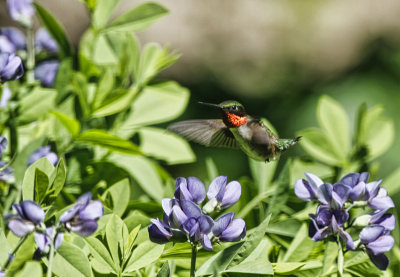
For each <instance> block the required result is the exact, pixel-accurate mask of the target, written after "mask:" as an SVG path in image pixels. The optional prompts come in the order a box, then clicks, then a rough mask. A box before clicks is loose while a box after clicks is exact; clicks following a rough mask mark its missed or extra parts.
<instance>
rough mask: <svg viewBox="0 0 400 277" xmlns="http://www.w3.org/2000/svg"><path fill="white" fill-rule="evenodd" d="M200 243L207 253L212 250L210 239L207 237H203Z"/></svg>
mask: <svg viewBox="0 0 400 277" xmlns="http://www.w3.org/2000/svg"><path fill="white" fill-rule="evenodd" d="M200 242H201V245H203V247H204V249H205V250H208V251H211V250H212V244H211V241H210V238H209V237H208V236H207V235H203V239H202V240H201V241H200Z"/></svg>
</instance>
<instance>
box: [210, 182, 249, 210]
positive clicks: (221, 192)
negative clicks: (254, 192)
mask: <svg viewBox="0 0 400 277" xmlns="http://www.w3.org/2000/svg"><path fill="white" fill-rule="evenodd" d="M226 183H227V177H226V176H218V177H217V178H215V179H214V180H213V181H212V182H211V184H210V186H209V188H208V191H207V198H208V199H209V201H208V202H207V204H206V205H205V206H204V208H203V210H204V211H205V212H207V213H210V212H212V211H214V210H215V209H217V210H219V209H224V208H227V207H230V206H232V205H233V204H235V203H236V202H237V201H238V200H239V198H240V195H241V193H242V188H241V186H240V184H239V182H237V181H231V182H229V183H228V184H226Z"/></svg>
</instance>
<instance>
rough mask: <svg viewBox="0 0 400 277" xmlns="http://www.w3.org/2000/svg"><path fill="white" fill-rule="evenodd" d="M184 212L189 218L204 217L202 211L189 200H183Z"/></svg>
mask: <svg viewBox="0 0 400 277" xmlns="http://www.w3.org/2000/svg"><path fill="white" fill-rule="evenodd" d="M181 207H182V211H183V212H184V213H185V215H186V216H187V217H194V218H198V217H199V216H201V215H202V213H201V209H200V207H199V206H197V205H196V204H195V203H193V202H192V201H189V200H182V201H181Z"/></svg>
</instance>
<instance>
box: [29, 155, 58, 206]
mask: <svg viewBox="0 0 400 277" xmlns="http://www.w3.org/2000/svg"><path fill="white" fill-rule="evenodd" d="M36 169H39V170H40V171H42V172H43V173H44V174H46V175H47V176H50V175H51V173H52V172H53V170H54V166H53V165H52V164H51V163H50V162H49V160H48V159H47V158H46V157H43V158H41V159H40V160H38V161H36V162H34V163H33V164H32V165H31V166H30V167H28V169H27V170H26V172H25V176H24V180H23V182H22V199H23V200H32V201H34V200H35V198H34V192H35V181H36V180H35V173H36Z"/></svg>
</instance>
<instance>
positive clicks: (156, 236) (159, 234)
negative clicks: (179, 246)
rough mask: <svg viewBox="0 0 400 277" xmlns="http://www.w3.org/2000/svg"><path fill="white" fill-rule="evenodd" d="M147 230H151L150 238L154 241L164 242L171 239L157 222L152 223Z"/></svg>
mask: <svg viewBox="0 0 400 277" xmlns="http://www.w3.org/2000/svg"><path fill="white" fill-rule="evenodd" d="M147 231H148V232H149V238H150V240H151V241H152V242H154V243H158V244H163V243H167V242H168V241H169V238H170V236H169V235H165V233H164V232H163V231H161V230H160V229H159V228H158V226H156V225H155V224H150V225H149V227H148V228H147Z"/></svg>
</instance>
